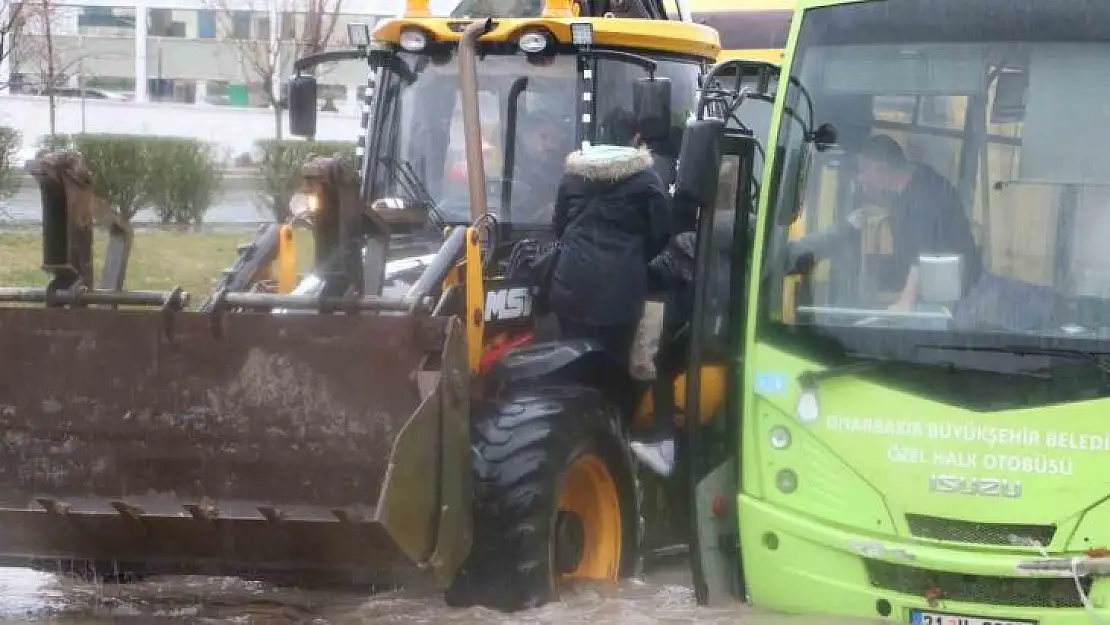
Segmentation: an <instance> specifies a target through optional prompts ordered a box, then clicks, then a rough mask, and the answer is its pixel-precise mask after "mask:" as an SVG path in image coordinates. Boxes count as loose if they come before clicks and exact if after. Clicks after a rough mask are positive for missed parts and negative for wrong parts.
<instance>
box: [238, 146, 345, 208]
mask: <svg viewBox="0 0 1110 625" xmlns="http://www.w3.org/2000/svg"><path fill="white" fill-rule="evenodd" d="M256 145H257V146H258V149H259V151H260V152H261V153H262V162H261V163H260V164H259V165H258V173H259V175H260V178H259V182H258V184H259V188H258V193H259V198H260V200H261V202H262V205H263V206H264V207H265V209H266V210H267V211H269V212H270V214H271V215H273V217H274V219H275V220H276V221H285V220H286V219H288V218H289V199H290V198H292V197H293V193H295V192H296V190H297V186H298V185H299V184H300V170H301V165H303V164H304V162H305V161H307V160H308V159H309V157H311V156H334V155H335V154H342V155H344V156H349V157H352V158H353V157H354V154H355V144H354V143H350V142H346V141H299V140H275V139H265V140H262V141H259V142H258V143H257V144H256Z"/></svg>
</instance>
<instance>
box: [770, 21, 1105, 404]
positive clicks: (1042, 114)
mask: <svg viewBox="0 0 1110 625" xmlns="http://www.w3.org/2000/svg"><path fill="white" fill-rule="evenodd" d="M1108 21H1110V5H1107V4H1105V3H1092V2H1088V1H1086V0H1055V1H1053V2H1032V3H1013V2H1008V1H1006V0H971V1H969V0H930V1H929V2H921V1H920V0H887V1H884V2H861V3H847V4H840V5H833V6H829V7H822V8H816V9H812V10H809V11H807V12H806V13H805V15H804V18H803V23H802V27H801V33H800V36H799V39H798V48H797V50H796V52H795V55H794V60H793V65H792V67H791V73H792V75H793V76H794V77H795V78H796V79H797V80H798V82H799V83H800V84H801V85H803V86H804V89H805V91H806V92H807V93H808V96H809V99H811V100H812V103H813V113H814V115H813V121H814V122H815V123H817V124H821V123H826V122H827V123H831V124H832V125H833V126H834V127H835V128H836V130H837V142H836V145H835V146H834V147H832V148H831V149H825V150H822V151H813V152H811V153H810V155H811V156H810V157H809V158H806V159H802V158H801V157H800V155H801V154H802V153H803V151H802V150H801V149H800V146H801V139H800V136H801V131H802V129H801V125H800V124H798V123H795V122H793V121H789V120H788V119H784V121H783V122H782V124H783V126H782V129H781V131H780V133H779V148H780V150H781V151H780V154H783V155H784V157H783V158H784V159H785V160H784V162H783V163H782V167H777V168H776V171H778V172H783V173H782V175H783V179H782V185H783V188H784V189H786V188H789V186H790V185H791V184H793V183H794V181H795V180H803V181H804V184H803V186H804V188H801V189H794V190H791V191H787V192H784V193H780V194H779V195H778V197H776V198H772V200H771V201H772V206H771V208H772V215H771V218H769V219H768V220H767V224H768V227H767V230H766V231H765V233H764V235H765V238H764V240H765V253H766V255H765V260H764V266H763V272H762V280H763V282H762V288H761V298H760V302H759V304H760V318H761V324H760V328H761V330H760V331H761V333H762V336H763V337H764V339H766V340H768V341H770V342H775V343H778V344H780V345H783V346H789V347H790V348H791V349H794V350H799V351H801V352H804V353H806V354H807V355H809V356H812V357H817V358H823V359H826V360H827V359H829V358H831V357H833V355H836V354H839V355H841V356H843V355H844V354H846V353H849V352H868V353H872V354H875V353H876V352H881V353H882V355H883V357H885V358H889V359H891V360H894V361H900V362H903V363H911V364H912V363H920V362H922V361H927V360H928V361H933V362H934V363H947V364H949V365H951V364H952V363H956V364H957V365H958V366H960V367H964V366H966V367H968V368H972V369H977V370H989V371H992V372H995V373H998V372H1003V373H1014V372H1020V373H1033V372H1036V371H1039V370H1040V369H1043V367H1044V363H1043V362H1042V363H1041V364H1040V365H1038V366H1034V365H1032V364H1030V363H1029V362H1017V363H1015V362H1009V361H1005V359H1006V358H1007V357H1011V356H1016V357H1018V358H1019V359H1021V358H1024V359H1026V360H1028V358H1029V356H1030V355H1031V354H1035V355H1036V357H1037V358H1040V359H1041V360H1045V359H1048V361H1050V362H1049V364H1051V362H1055V361H1054V360H1053V358H1054V357H1057V356H1058V357H1060V358H1063V359H1065V360H1067V361H1068V362H1071V363H1073V364H1075V363H1079V364H1081V365H1083V366H1087V365H1088V364H1089V363H1090V362H1091V358H1087V357H1086V356H1092V357H1093V356H1098V355H1101V354H1102V353H1110V245H1107V244H1106V243H1105V241H1106V240H1107V239H1108V238H1110V149H1107V146H1108V145H1110V143H1108V142H1107V141H1108V140H1110V106H1107V103H1108V102H1110V81H1107V80H1105V67H1106V65H1107V63H1110V31H1107V30H1106V29H1105V28H1101V27H1099V26H1098V25H1099V24H1106V23H1108ZM786 97H787V100H788V102H787V103H788V104H789V105H792V106H794V107H795V108H796V109H797V110H799V111H803V110H805V107H806V105H805V102H804V95H803V93H802V92H801V90H800V89H798V88H796V87H793V86H791V88H790V89H789V90H788V91H787V96H786ZM799 168H807V170H808V171H807V173H806V175H804V176H795V173H797V171H798V169H799ZM1073 352H1078V353H1079V356H1078V357H1074V356H1075V354H1074V353H1073ZM961 353H962V354H963V355H961ZM1068 353H1071V354H1072V355H1071V356H1067V355H1066V354H1068ZM968 354H974V358H972V357H971V356H969V355H968ZM991 354H998V355H997V356H992V355H991ZM1004 361H1005V362H1004ZM1038 367H1040V369H1038ZM1080 368H1083V367H1080ZM1100 368H1101V367H1100ZM1105 387H1106V384H1105V383H1104V382H1102V383H1101V385H1100V386H1099V388H1100V389H1105ZM1099 392H1100V393H1102V391H1101V390H1100V391H1099Z"/></svg>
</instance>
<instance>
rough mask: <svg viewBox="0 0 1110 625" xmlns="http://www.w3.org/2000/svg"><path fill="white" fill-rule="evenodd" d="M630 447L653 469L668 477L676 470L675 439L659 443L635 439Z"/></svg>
mask: <svg viewBox="0 0 1110 625" xmlns="http://www.w3.org/2000/svg"><path fill="white" fill-rule="evenodd" d="M629 448H631V449H632V453H634V454H636V457H637V458H639V459H640V461H641V462H643V463H644V464H646V465H647V466H648V467H649V468H650V469H651V470H652V471H655V472H656V473H658V474H659V475H662V476H663V477H667V476H668V475H670V474H671V472H672V471H674V441H673V440H670V439H668V440H665V441H661V442H658V443H641V442H639V441H633V442H632V443H631V444H630V445H629Z"/></svg>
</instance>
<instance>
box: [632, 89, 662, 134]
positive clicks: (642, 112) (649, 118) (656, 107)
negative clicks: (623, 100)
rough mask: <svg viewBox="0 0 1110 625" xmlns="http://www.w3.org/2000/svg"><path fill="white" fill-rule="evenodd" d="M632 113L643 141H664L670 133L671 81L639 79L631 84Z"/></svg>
mask: <svg viewBox="0 0 1110 625" xmlns="http://www.w3.org/2000/svg"><path fill="white" fill-rule="evenodd" d="M632 112H633V114H634V115H635V116H636V128H637V130H639V133H640V139H642V140H644V141H661V140H666V139H667V138H668V137H669V136H670V133H671V81H670V80H669V79H667V78H661V77H660V78H656V77H652V78H639V79H637V80H636V82H634V83H632Z"/></svg>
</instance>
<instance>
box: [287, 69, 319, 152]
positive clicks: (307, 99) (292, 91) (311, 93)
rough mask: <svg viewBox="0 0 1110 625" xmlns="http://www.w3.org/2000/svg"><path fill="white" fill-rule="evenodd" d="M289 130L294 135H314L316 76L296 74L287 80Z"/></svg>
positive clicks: (308, 136) (310, 136)
mask: <svg viewBox="0 0 1110 625" xmlns="http://www.w3.org/2000/svg"><path fill="white" fill-rule="evenodd" d="M289 132H290V134H292V135H293V136H295V137H307V138H312V137H315V136H316V77H315V76H307V75H297V76H294V77H293V80H291V81H289Z"/></svg>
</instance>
